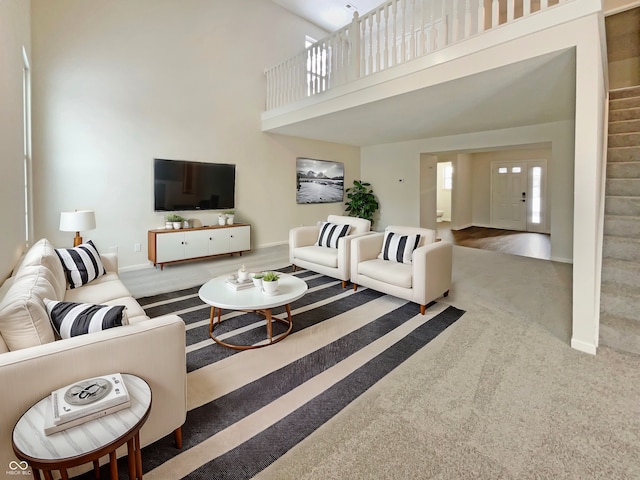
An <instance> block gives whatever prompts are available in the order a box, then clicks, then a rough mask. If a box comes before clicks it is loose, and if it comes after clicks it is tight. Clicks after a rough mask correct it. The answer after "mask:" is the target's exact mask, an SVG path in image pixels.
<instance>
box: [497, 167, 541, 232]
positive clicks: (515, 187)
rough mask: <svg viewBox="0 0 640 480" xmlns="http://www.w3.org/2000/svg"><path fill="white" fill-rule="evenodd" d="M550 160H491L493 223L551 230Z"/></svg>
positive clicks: (508, 226) (511, 228)
mask: <svg viewBox="0 0 640 480" xmlns="http://www.w3.org/2000/svg"><path fill="white" fill-rule="evenodd" d="M547 223H548V222H547V189H546V161H545V160H530V161H526V162H494V163H492V164H491V226H492V227H495V228H504V229H506V230H520V231H526V232H539V233H547V232H548V226H547Z"/></svg>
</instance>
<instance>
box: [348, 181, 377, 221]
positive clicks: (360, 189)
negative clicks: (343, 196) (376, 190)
mask: <svg viewBox="0 0 640 480" xmlns="http://www.w3.org/2000/svg"><path fill="white" fill-rule="evenodd" d="M370 186H371V184H370V183H367V182H362V181H360V180H354V181H353V187H349V188H347V189H346V190H345V191H346V192H347V201H346V202H345V205H346V206H347V208H346V210H345V211H346V212H347V214H349V216H351V217H360V218H365V219H367V220H369V221H370V222H371V225H373V214H374V213H376V210H378V208H379V207H380V204H379V203H378V201H377V200H376V197H375V195H374V194H373V190H371V189H370V188H369V187H370Z"/></svg>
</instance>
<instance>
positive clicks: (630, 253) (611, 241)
mask: <svg viewBox="0 0 640 480" xmlns="http://www.w3.org/2000/svg"><path fill="white" fill-rule="evenodd" d="M602 257H603V258H613V259H616V260H627V261H630V262H638V263H640V240H639V239H635V238H626V237H615V236H611V235H605V236H604V243H603V245H602Z"/></svg>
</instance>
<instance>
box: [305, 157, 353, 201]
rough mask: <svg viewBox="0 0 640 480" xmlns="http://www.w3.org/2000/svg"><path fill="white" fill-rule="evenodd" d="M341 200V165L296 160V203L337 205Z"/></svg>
mask: <svg viewBox="0 0 640 480" xmlns="http://www.w3.org/2000/svg"><path fill="white" fill-rule="evenodd" d="M343 199H344V164H343V163H340V162H330V161H327V160H314V159H311V158H303V157H298V158H296V203H338V202H342V201H343Z"/></svg>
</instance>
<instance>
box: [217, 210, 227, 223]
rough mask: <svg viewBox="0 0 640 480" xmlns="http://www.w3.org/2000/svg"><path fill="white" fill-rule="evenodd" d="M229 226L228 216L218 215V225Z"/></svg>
mask: <svg viewBox="0 0 640 480" xmlns="http://www.w3.org/2000/svg"><path fill="white" fill-rule="evenodd" d="M226 224H227V216H226V215H225V214H224V213H219V214H218V225H226Z"/></svg>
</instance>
